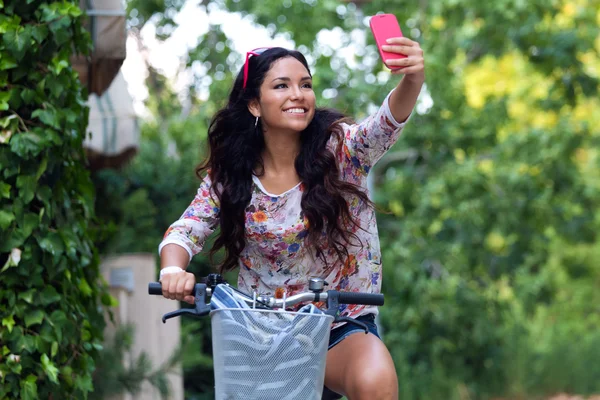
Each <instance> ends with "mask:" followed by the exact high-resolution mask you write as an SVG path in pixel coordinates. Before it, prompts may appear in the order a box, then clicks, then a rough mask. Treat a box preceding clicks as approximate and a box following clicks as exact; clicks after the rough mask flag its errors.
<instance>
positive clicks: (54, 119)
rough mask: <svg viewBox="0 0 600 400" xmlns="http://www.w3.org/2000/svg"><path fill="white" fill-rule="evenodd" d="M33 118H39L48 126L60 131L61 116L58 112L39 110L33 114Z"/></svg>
mask: <svg viewBox="0 0 600 400" xmlns="http://www.w3.org/2000/svg"><path fill="white" fill-rule="evenodd" d="M31 117H32V118H38V119H39V120H40V121H42V122H43V123H44V124H46V125H50V126H51V127H53V128H56V129H60V124H59V114H58V113H57V112H56V110H44V109H42V108H39V109H37V110H35V111H33V112H32V113H31Z"/></svg>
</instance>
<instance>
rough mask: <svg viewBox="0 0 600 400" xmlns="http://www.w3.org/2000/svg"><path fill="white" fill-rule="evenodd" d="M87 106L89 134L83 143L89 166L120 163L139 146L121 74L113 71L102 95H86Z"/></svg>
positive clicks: (134, 115) (137, 132)
mask: <svg viewBox="0 0 600 400" xmlns="http://www.w3.org/2000/svg"><path fill="white" fill-rule="evenodd" d="M88 106H89V107H90V118H89V125H88V129H87V131H88V132H91V137H90V136H89V135H88V136H87V137H86V140H85V141H84V143H83V146H84V147H85V148H86V150H87V153H88V160H89V162H90V167H91V169H92V170H96V169H100V168H118V167H120V166H122V165H123V164H124V163H126V162H127V161H129V160H130V159H131V158H132V157H133V156H134V155H135V154H136V152H137V149H138V147H139V126H138V118H137V115H136V114H135V111H134V108H133V99H132V97H131V95H130V94H129V91H128V89H127V82H126V81H125V78H124V77H123V74H122V73H121V72H119V73H118V74H117V76H116V77H115V79H114V80H113V82H112V84H111V85H110V87H109V88H108V90H107V91H106V92H105V93H104V94H103V95H102V96H97V95H95V94H92V95H90V96H89V98H88Z"/></svg>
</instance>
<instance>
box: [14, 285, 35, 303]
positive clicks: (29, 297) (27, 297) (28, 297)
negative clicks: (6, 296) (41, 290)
mask: <svg viewBox="0 0 600 400" xmlns="http://www.w3.org/2000/svg"><path fill="white" fill-rule="evenodd" d="M36 292H37V290H36V289H29V290H26V291H24V292H21V293H19V295H18V296H17V298H18V299H21V300H24V301H26V302H27V303H29V304H32V303H33V296H34V294H35V293H36Z"/></svg>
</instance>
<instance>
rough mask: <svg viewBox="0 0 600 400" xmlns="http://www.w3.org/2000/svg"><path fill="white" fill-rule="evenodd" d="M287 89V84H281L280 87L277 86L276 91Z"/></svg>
mask: <svg viewBox="0 0 600 400" xmlns="http://www.w3.org/2000/svg"><path fill="white" fill-rule="evenodd" d="M286 87H287V85H286V84H285V83H280V84H279V85H277V86H275V89H283V88H286Z"/></svg>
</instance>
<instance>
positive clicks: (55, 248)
mask: <svg viewBox="0 0 600 400" xmlns="http://www.w3.org/2000/svg"><path fill="white" fill-rule="evenodd" d="M38 243H39V245H40V247H41V248H42V250H44V251H47V252H48V253H50V254H52V255H53V256H56V255H60V254H62V252H63V251H64V243H63V240H62V238H61V237H60V235H59V234H58V233H56V232H48V234H47V235H46V236H45V237H43V238H42V239H41V240H38Z"/></svg>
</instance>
